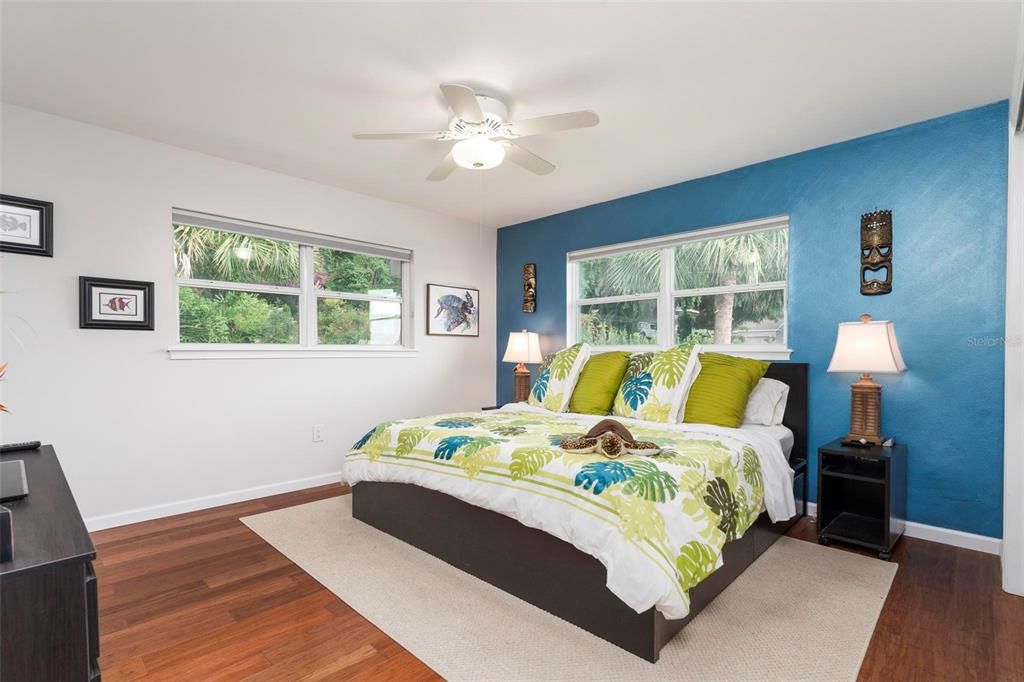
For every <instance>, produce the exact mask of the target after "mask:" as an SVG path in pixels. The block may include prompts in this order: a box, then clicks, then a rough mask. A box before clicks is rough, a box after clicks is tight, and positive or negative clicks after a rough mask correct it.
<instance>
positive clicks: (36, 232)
mask: <svg viewBox="0 0 1024 682" xmlns="http://www.w3.org/2000/svg"><path fill="white" fill-rule="evenodd" d="M0 251H6V252H8V253H23V254H26V255H29V256H49V257H51V258H52V257H53V202H50V201H38V200H36V199H25V198H23V197H12V196H10V195H9V194H0Z"/></svg>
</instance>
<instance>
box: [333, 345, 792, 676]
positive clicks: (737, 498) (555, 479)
mask: <svg viewBox="0 0 1024 682" xmlns="http://www.w3.org/2000/svg"><path fill="white" fill-rule="evenodd" d="M766 377H768V378H772V379H776V380H779V381H782V382H784V383H786V384H788V385H789V387H790V392H789V399H788V402H787V405H786V412H785V417H784V418H783V426H784V427H785V428H784V429H781V430H778V431H777V432H776V433H774V435H773V434H772V432H771V431H770V427H766V430H765V431H763V432H762V433H759V434H758V433H754V432H750V433H746V432H744V431H743V430H742V429H740V430H728V431H729V432H730V433H724V432H722V430H715V429H714V428H713V427H707V428H703V427H698V426H693V425H679V427H667V426H662V428H663V429H664V431H660V430H658V428H656V427H653V426H651V425H650V423H649V422H643V423H632V422H631V421H630V420H623V422H624V423H626V425H627V426H628V427H630V428H631V429H637V430H638V431H639V432H640V434H641V435H643V436H645V437H649V438H653V439H654V440H656V441H658V440H659V439H660V440H661V443H662V444H667V450H666V452H667V454H666V455H664V456H659V457H657V458H653V459H651V460H650V461H651V462H652V463H654V464H657V466H656V467H653V469H654V471H653V472H652V471H651V469H652V467H650V466H647V465H646V464H644V463H643V462H640V459H647V458H625V459H623V460H621V461H620V460H613V461H609V460H604V458H603V457H600V456H594V455H591V456H582V455H579V456H576V457H575V458H573V457H571V456H565V457H564V461H563V460H559V459H558V456H557V455H554V454H552V452H551V448H552V447H553V443H554V442H555V438H556V437H557V436H561V435H564V434H561V433H555V434H552V433H551V429H552V428H555V426H558V427H562V426H565V425H566V424H569V423H570V422H572V423H575V424H577V425H585V421H581V420H580V419H579V418H578V416H574V415H565V414H556V413H549V414H548V415H543V414H540V412H542V411H540V412H538V411H537V410H536V408H535V409H534V411H531V410H530V409H529V408H527V407H525V406H515V407H506V408H504V409H503V410H501V411H499V412H502V413H503V414H501V415H497V416H493V417H492V416H491V413H487V416H486V417H485V416H483V414H482V413H481V416H474V415H473V414H471V413H465V414H459V415H443V416H440V417H432V418H429V420H428V421H423V420H403V421H402V422H385V423H383V424H381V425H378V426H377V427H375V428H374V429H373V430H371V431H370V432H369V433H367V434H366V436H364V438H363V439H361V440H360V442H358V443H357V444H356V445H355V447H354V448H353V450H352V451H351V452H350V453H349V455H348V457H347V458H346V473H345V478H346V479H347V480H348V481H349V482H350V483H351V484H353V489H352V495H353V498H352V510H353V512H352V513H353V517H354V518H356V519H358V520H360V521H362V522H364V523H367V524H369V525H371V526H373V527H375V528H377V529H379V530H381V531H383V532H385V533H388V534H389V535H392V536H394V537H396V538H398V539H401V540H403V541H405V542H407V543H409V544H411V545H413V546H415V547H418V548H419V549H422V550H424V551H426V552H428V553H430V554H432V555H434V556H436V557H438V558H440V559H442V560H444V561H446V562H447V563H449V564H451V565H453V566H455V567H457V568H460V569H462V570H464V571H466V572H467V573H470V574H472V575H474V576H476V577H478V578H480V579H482V580H485V581H487V582H488V583H490V584H492V585H495V586H496V587H499V588H501V589H503V590H505V591H507V592H509V593H511V594H513V595H515V596H517V597H519V598H521V599H523V600H525V601H527V602H529V603H531V604H533V605H535V606H537V607H539V608H542V609H544V610H546V611H548V612H550V613H552V614H554V615H556V616H558V617H560V618H563V619H564V620H567V621H569V622H571V623H573V624H575V625H577V626H579V627H581V628H583V629H585V630H587V631H588V632H591V633H592V634H594V635H597V636H599V637H601V638H603V639H605V640H607V641H609V642H611V643H613V644H615V645H617V646H619V647H621V648H623V649H625V650H626V651H629V652H631V653H633V654H635V655H637V656H640V657H642V658H644V659H646V660H648V661H651V662H652V663H653V662H656V661H657V660H658V656H659V652H660V651H661V648H662V647H663V646H664V645H665V644H666V643H667V642H668V641H669V640H670V639H671V638H672V637H673V636H675V635H676V634H677V633H678V632H679V631H680V630H682V629H683V628H684V627H685V626H686V624H687V623H688V622H689V621H690V620H692V619H693V618H694V617H695V616H696V615H697V614H698V613H700V611H701V610H702V609H703V608H704V607H705V606H707V605H708V604H709V603H710V602H711V601H712V600H713V599H714V598H715V597H716V596H717V595H718V594H719V593H721V592H722V591H723V590H724V589H725V588H726V587H727V586H728V585H729V584H730V583H731V582H732V581H733V580H734V579H735V578H736V577H737V576H738V575H740V574H741V573H742V572H743V571H744V570H745V569H746V568H747V567H748V566H749V565H750V564H751V563H753V561H754V560H755V559H756V558H757V557H758V556H760V554H761V553H763V552H764V551H765V550H766V549H768V547H770V546H771V545H772V544H773V543H774V542H775V540H777V539H778V538H779V537H780V536H781V535H783V534H784V533H785V532H786V531H787V530H788V529H789V528H790V527H791V526H792V525H793V524H794V523H795V522H796V521H797V520H798V519H799V517H800V516H802V515H803V514H804V513H805V512H806V503H805V499H806V458H807V365H806V364H802V363H773V364H772V365H771V366H770V368H769V370H768V373H767V374H766ZM495 419H496V420H497V421H495ZM534 424H537V426H534ZM649 427H650V428H649ZM533 429H539V430H540V431H541V434H542V435H543V436H544V437H547V438H548V440H549V441H550V442H549V443H548V445H547V446H542V445H537V443H538V441H537V440H536V439H537V438H538V437H539V436H538V435H536V434H535V433H534V432H533ZM544 429H547V430H546V431H545V430H544ZM583 430H586V429H583ZM732 432H735V433H732ZM449 433H450V434H451V435H448V434H449ZM481 433H487V434H488V435H485V436H480V435H478V434H481ZM531 438H532V439H533V440H530V439H531ZM787 440H788V441H789V442H788V443H787V442H786V441H787ZM424 444H426V445H427V449H426V450H423V449H422V448H423V447H424ZM709 444H711V445H715V447H716V448H718V449H717V450H713V451H712V450H710V449H709V448H711V445H709ZM435 446H436V447H435ZM787 446H788V448H789V452H788V453H787V454H788V465H787V463H786V455H785V454H783V450H784V449H785V448H786V447H787ZM466 450H471V452H468V454H467V452H466ZM555 450H556V451H557V448H556V449H555ZM747 450H757V457H758V462H759V466H758V467H756V468H755V467H753V466H752V465H751V463H750V461H749V454H748V452H747ZM762 451H764V453H768V454H762ZM509 452H512V453H514V454H515V456H516V458H515V459H513V460H512V461H511V462H502V461H500V456H499V454H500V453H505V454H504V455H501V456H507V455H508V453H509ZM531 453H532V454H531ZM691 454H692V455H693V458H695V459H698V460H700V466H701V467H703V469H694V468H693V467H695V466H696V465H693V463H692V462H691V461H690V455H691ZM779 457H782V465H781V469H780V465H779V464H778V460H779ZM730 458H731V459H730ZM605 462H609V463H608V464H605ZM610 462H619V463H620V464H622V466H623V467H626V468H628V469H632V470H634V471H635V473H634V474H633V475H632V478H626V473H625V469H623V468H618V467H615V466H614V464H612V463H610ZM728 462H732V466H727V464H726V463H728ZM741 463H742V464H741ZM516 467H518V468H516ZM559 467H562V468H559ZM566 467H568V469H566ZM680 467H682V468H680ZM659 468H660V469H661V470H663V471H665V472H667V473H668V474H669V475H668V476H661V477H660V478H659V474H658V473H657V470H658V469H659ZM456 469H457V470H456ZM733 469H735V471H733ZM755 469H756V470H755ZM783 469H784V471H783ZM432 470H436V472H435V471H432ZM567 470H568V471H571V472H575V474H576V476H575V478H573V477H572V476H569V477H568V478H567V477H566V476H564V475H561V474H564V473H565V472H566V471H567ZM696 470H699V471H703V472H704V475H705V476H706V479H707V480H706V482H705V483H699V482H698V483H695V484H694V485H707V486H709V487H707V488H702V490H708V491H710V490H712V487H711V486H712V484H719V483H720V479H722V478H724V479H727V480H728V481H730V482H731V488H732V490H733V492H735V495H733V496H732V497H730V498H729V500H730V503H729V505H727V507H728V510H729V511H722V509H720V508H718V507H715V509H716V510H717V511H718V512H720V514H721V515H720V516H712V517H711V518H710V520H708V521H707V522H706V523H705V524H704V525H701V518H702V517H701V514H702V513H704V512H703V511H701V510H700V509H698V510H696V511H695V512H693V513H692V514H690V515H689V516H687V515H685V514H675V512H674V511H672V510H674V509H675V507H676V505H678V504H679V503H680V500H681V501H682V506H681V507H680V508H681V509H682V510H684V511H685V509H686V505H687V504H692V500H691V497H692V496H687V495H686V494H685V488H686V481H687V480H688V479H687V477H686V475H688V476H691V477H694V476H696V474H693V473H692V472H693V471H696ZM680 472H683V473H686V475H683V474H681V473H680ZM517 473H518V476H517V475H516V474H517ZM441 474H444V475H443V476H442V475H441ZM647 474H651V475H647ZM748 477H749V479H748ZM634 479H635V480H634ZM668 479H677V480H678V484H677V485H676V484H673V483H672V482H671V481H670V480H668ZM474 481H476V483H475V484H474V483H473V482H474ZM559 481H561V483H559ZM567 481H568V482H567ZM484 482H486V483H487V485H484ZM659 482H660V487H659ZM570 483H571V484H572V485H570ZM755 483H756V485H755ZM527 484H529V485H527ZM666 484H667V487H666ZM674 485H675V488H673V486H674ZM627 486H631V488H630V489H629V493H630V494H626V493H625V492H624V491H626V490H627ZM524 487H527V488H529V490H528V491H526V492H524V491H523V488H524ZM780 487H784V488H785V491H784V494H781V493H780ZM598 488H601V490H598ZM759 488H760V492H759V490H758V489H759ZM694 489H696V488H694ZM726 492H727V493H728V492H729V491H728V490H727V491H726ZM612 493H614V494H612ZM677 494H678V497H677ZM605 496H607V497H605ZM698 497H699V496H698ZM705 499H707V498H705ZM715 499H717V498H715ZM609 500H610V502H609ZM709 501H710V502H714V501H715V500H714V499H712V500H709ZM556 502H559V503H566V506H564V509H563V507H562V506H559V507H557V509H559V510H563V511H564V514H562V515H558V516H553V515H552V513H551V510H550V509H549V508H548V507H551V506H552V505H554V504H555V503H556ZM602 504H603V505H604V507H605V508H607V511H606V512H601V511H600V507H601V505H602ZM622 505H628V506H627V507H623V506H622ZM485 506H486V507H490V508H485ZM638 506H639V507H638ZM637 508H639V509H640V511H641V512H642V513H641V514H639V515H638V513H636V509H637ZM659 509H660V510H663V511H664V515H663V518H661V519H660V520H659V519H658V518H654V514H653V511H654V510H659ZM761 509H764V511H760V510H761ZM786 510H788V511H786ZM691 511H693V510H691ZM705 511H706V510H705ZM784 512H785V513H784ZM601 514H606V515H608V516H612V515H614V518H616V519H618V522H619V523H620V525H621V527H619V528H615V527H614V526H611V525H609V523H610V522H609V521H608V520H607V519H603V520H602V519H601V518H599V517H600V516H601ZM780 515H782V516H785V517H786V518H781V517H780ZM590 517H594V519H597V520H596V521H595V520H593V519H591V518H590ZM677 517H679V518H681V519H682V520H681V521H680V520H679V519H678V518H677ZM773 517H774V520H773ZM727 518H728V519H731V522H729V523H726V520H727ZM695 519H696V520H695ZM648 521H650V523H648ZM715 524H717V525H715ZM638 528H640V530H637V529H638ZM652 528H653V530H651V529H652ZM613 531H614V532H613ZM695 533H696V535H695ZM691 538H696V539H691ZM677 546H678V547H679V553H678V556H677V555H676V553H675V550H674V547H677ZM659 548H672V550H671V551H672V553H671V554H667V555H666V552H665V551H664V549H659ZM690 550H694V551H690ZM697 550H699V551H697ZM673 561H674V562H675V571H674V573H673V571H672V562H673ZM670 574H671V575H670ZM666 576H667V577H666Z"/></svg>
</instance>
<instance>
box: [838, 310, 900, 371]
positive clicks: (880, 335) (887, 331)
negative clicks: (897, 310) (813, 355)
mask: <svg viewBox="0 0 1024 682" xmlns="http://www.w3.org/2000/svg"><path fill="white" fill-rule="evenodd" d="M906 369H907V366H906V365H905V364H903V355H901V354H900V346H899V344H898V343H896V326H895V325H894V324H893V323H892V322H891V321H890V320H872V319H871V317H870V316H869V315H864V316H862V317H861V321H860V322H843V323H841V324H840V325H839V334H838V336H836V349H835V351H833V353H832V362H830V363H829V364H828V371H829V372H862V373H864V374H871V373H876V374H898V373H900V372H902V371H904V370H906Z"/></svg>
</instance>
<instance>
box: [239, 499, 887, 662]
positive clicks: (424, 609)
mask: <svg viewBox="0 0 1024 682" xmlns="http://www.w3.org/2000/svg"><path fill="white" fill-rule="evenodd" d="M242 521H243V522H244V523H245V524H246V525H247V526H249V528H251V529H252V530H253V531H255V532H256V533H257V534H258V535H259V536H260V537H262V538H263V539H264V540H266V541H267V542H269V543H270V544H271V545H273V546H274V547H275V548H277V549H278V550H280V551H281V552H282V553H283V554H284V555H285V556H287V557H288V558H289V559H291V560H292V561H294V562H295V563H296V564H298V565H299V566H300V567H301V568H302V569H303V570H305V571H306V572H308V573H309V574H310V575H312V576H313V577H314V578H316V579H317V580H318V581H319V582H320V583H321V584H323V585H324V586H325V587H327V588H328V589H329V590H331V591H332V592H334V593H335V594H336V595H338V596H339V597H340V598H341V599H342V600H343V601H345V602H346V603H347V604H348V605H349V606H351V607H352V608H353V609H355V610H356V611H358V612H359V613H360V614H362V615H363V616H365V617H366V618H367V619H369V620H370V621H371V622H373V623H374V625H376V626H377V627H379V628H380V629H381V630H383V631H384V632H386V633H387V634H388V635H389V636H391V637H392V638H393V639H394V640H395V641H397V642H398V643H399V644H401V645H402V646H403V647H405V648H406V649H408V650H409V651H410V652H411V653H412V654H414V655H415V656H416V657H417V658H419V659H420V660H421V661H423V662H424V663H426V664H427V665H428V666H430V667H431V668H433V669H434V670H435V671H436V672H438V673H439V674H441V675H442V676H444V677H445V678H447V679H449V680H472V681H476V680H658V681H659V682H664V681H665V680H852V679H855V678H856V677H857V672H858V670H859V669H860V665H861V662H862V660H863V658H864V652H865V651H866V650H867V647H868V642H869V641H870V640H871V633H872V632H873V631H874V628H875V622H876V621H877V620H878V614H879V613H880V612H881V609H882V605H883V604H884V602H885V597H886V595H887V594H888V592H889V586H890V585H891V584H892V579H893V576H895V575H896V565H895V564H891V563H886V562H882V561H879V560H877V559H872V558H868V557H864V556H859V555H854V554H850V553H848V552H843V551H840V550H837V549H829V548H826V547H820V546H818V545H816V544H812V543H809V542H804V541H801V540H793V539H791V538H785V537H784V538H781V539H780V540H779V541H778V542H776V543H775V544H774V545H773V546H772V547H771V548H770V549H769V550H768V551H767V552H765V553H764V554H763V555H762V556H761V557H760V558H759V559H758V560H757V561H756V562H755V563H754V564H753V565H752V566H751V567H750V568H748V569H747V570H746V571H745V572H744V573H743V575H741V576H740V577H739V578H737V579H736V581H735V582H734V583H733V584H732V585H730V586H729V588H728V589H727V590H726V591H725V592H723V593H722V594H721V595H719V596H718V598H717V599H715V601H714V602H712V604H711V605H710V606H708V607H707V608H706V609H705V610H704V611H703V612H702V613H701V614H700V615H699V616H698V617H697V618H695V619H694V621H693V622H692V623H690V624H689V625H688V626H687V627H686V628H684V629H683V631H682V632H681V633H679V635H677V636H676V638H675V639H673V640H672V641H671V642H669V643H668V644H667V645H666V646H665V648H664V649H662V652H661V660H660V661H659V662H658V663H657V664H653V665H652V664H651V663H648V662H647V661H644V660H642V659H640V658H637V657H636V656H633V655H632V654H628V653H626V652H624V651H622V650H621V649H619V648H618V647H616V646H614V645H612V644H609V643H608V642H605V641H604V640H602V639H600V638H598V637H595V636H594V635H591V634H589V633H587V632H585V631H583V630H581V629H579V628H577V627H576V626H574V625H571V624H569V623H567V622H565V621H563V620H561V619H559V618H556V617H555V616H552V615H550V614H549V613H547V612H546V611H542V610H541V609H538V608H536V607H534V606H531V605H530V604H528V603H526V602H524V601H522V600H520V599H518V598H516V597H513V596H511V595H509V594H507V593H506V592H503V591H502V590H499V589H498V588H496V587H492V586H491V585H488V584H487V583H485V582H483V581H482V580H479V579H477V578H474V577H473V576H471V575H469V574H467V573H463V572H462V571H460V570H459V569H457V568H453V567H452V566H449V565H448V564H446V563H444V562H443V561H441V560H440V559H436V558H434V557H433V556H431V555H429V554H427V553H425V552H422V551H420V550H418V549H416V548H414V547H412V546H410V545H407V544H405V543H404V542H402V541H400V540H396V539H395V538H392V537H391V536H389V535H387V534H385V533H382V532H380V531H378V530H376V529H374V528H371V527H369V526H367V525H365V524H363V523H362V522H360V521H356V520H355V519H353V518H352V503H351V497H350V496H348V495H345V496H342V497H335V498H331V499H327V500H321V501H318V502H312V503H309V504H304V505H300V506H297V507H290V508H288V509H281V510H278V511H273V512H268V513H265V514H259V515H257V516H249V517H247V518H244V519H242Z"/></svg>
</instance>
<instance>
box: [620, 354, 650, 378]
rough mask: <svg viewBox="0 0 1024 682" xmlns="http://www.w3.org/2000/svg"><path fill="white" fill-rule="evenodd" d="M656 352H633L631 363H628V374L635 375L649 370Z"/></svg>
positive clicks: (630, 357) (629, 375)
mask: <svg viewBox="0 0 1024 682" xmlns="http://www.w3.org/2000/svg"><path fill="white" fill-rule="evenodd" d="M653 358H654V353H633V354H632V355H630V356H629V363H628V364H627V365H626V376H627V377H635V376H638V375H640V374H643V373H644V372H646V371H647V367H648V366H649V365H650V364H651V360H652V359H653Z"/></svg>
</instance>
